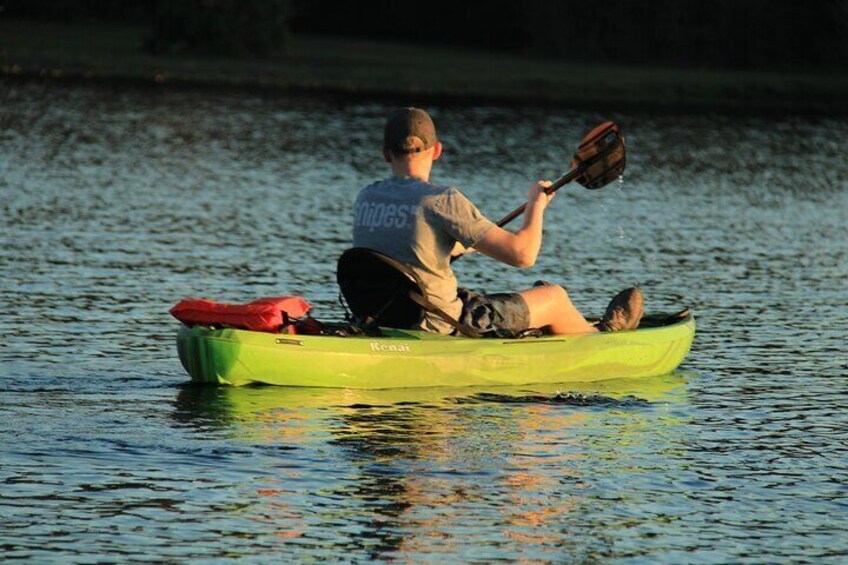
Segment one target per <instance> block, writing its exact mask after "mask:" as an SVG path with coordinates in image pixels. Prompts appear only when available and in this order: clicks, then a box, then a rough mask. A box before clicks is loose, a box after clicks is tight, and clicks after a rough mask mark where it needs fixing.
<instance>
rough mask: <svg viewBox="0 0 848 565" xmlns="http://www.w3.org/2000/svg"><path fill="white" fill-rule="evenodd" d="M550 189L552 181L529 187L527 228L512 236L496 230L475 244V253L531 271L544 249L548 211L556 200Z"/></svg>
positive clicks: (522, 228) (525, 213) (524, 226)
mask: <svg viewBox="0 0 848 565" xmlns="http://www.w3.org/2000/svg"><path fill="white" fill-rule="evenodd" d="M550 185H551V183H550V181H539V182H536V183H534V184H532V185H531V186H530V190H529V193H528V195H527V209H526V210H525V211H524V224H523V225H522V226H521V228H520V229H519V230H518V231H516V232H515V233H512V232H509V231H507V230H505V229H503V228H500V227H498V226H494V227H493V228H492V229H490V230H489V231H488V232H486V235H485V236H483V239H481V240H480V241H478V242H477V243H476V244H474V249H476V250H477V251H479V252H480V253H482V254H484V255H488V256H489V257H491V258H493V259H497V260H498V261H500V262H502V263H506V264H507V265H512V266H513V267H532V266H533V265H534V264H535V263H536V258H537V257H538V256H539V249H541V247H542V224H543V221H544V213H545V207H547V205H548V202H550V200H551V198H553V194H546V193H545V188H547V187H549V186H550Z"/></svg>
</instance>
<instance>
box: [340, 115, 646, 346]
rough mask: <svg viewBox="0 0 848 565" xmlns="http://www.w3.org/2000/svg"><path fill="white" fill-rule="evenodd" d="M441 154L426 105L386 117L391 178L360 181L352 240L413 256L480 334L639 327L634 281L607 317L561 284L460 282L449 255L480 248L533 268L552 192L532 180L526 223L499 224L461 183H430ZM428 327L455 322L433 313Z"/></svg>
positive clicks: (430, 285) (453, 311) (428, 281)
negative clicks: (588, 310) (511, 227)
mask: <svg viewBox="0 0 848 565" xmlns="http://www.w3.org/2000/svg"><path fill="white" fill-rule="evenodd" d="M441 154H442V144H441V143H440V142H439V140H438V138H437V137H436V128H435V126H434V124H433V120H432V119H431V118H430V116H429V115H428V114H427V112H425V111H424V110H421V109H418V108H401V109H398V110H396V111H395V112H394V113H392V115H391V116H390V117H389V118H388V120H387V122H386V125H385V130H384V135H383V157H384V158H385V160H386V161H387V162H388V163H389V164H390V165H391V170H392V176H391V177H389V178H387V179H385V180H382V181H378V182H375V183H372V184H370V185H368V186H366V187H365V188H363V189H362V190H361V191H360V193H359V195H358V196H357V198H356V203H355V206H354V208H355V217H354V226H353V245H354V246H355V247H367V248H370V249H373V250H375V251H379V252H381V253H384V254H386V255H389V256H390V257H393V258H395V259H397V260H399V261H402V262H404V263H407V264H408V265H409V266H410V267H411V268H412V269H413V270H414V271H415V272H416V274H417V275H418V276H419V277H420V278H421V281H422V283H423V287H424V288H423V290H424V292H426V293H427V297H428V298H429V299H430V301H431V302H432V303H433V304H435V305H436V306H438V307H439V308H440V309H441V310H443V311H445V312H446V313H448V314H449V315H451V316H453V317H455V318H456V319H458V320H459V321H460V322H461V323H463V324H465V325H467V326H470V327H472V328H474V329H476V330H477V331H479V332H481V333H484V334H497V333H499V332H520V331H522V330H525V329H527V328H542V329H544V330H546V331H548V332H550V333H554V334H581V333H590V332H597V331H618V330H629V329H635V328H636V327H637V326H638V325H639V320H640V319H641V317H642V305H643V298H642V293H641V292H640V291H639V289H638V288H629V289H627V290H624V291H622V292H621V293H619V294H618V295H617V296H616V297H615V298H613V300H612V301H611V302H610V304H609V306H608V307H607V310H606V312H605V314H604V316H603V318H602V319H601V321H600V322H599V323H598V324H597V325H594V324H592V323H590V322H588V321H587V320H586V319H585V318H584V317H583V315H582V314H581V313H580V312H579V311H578V310H577V308H576V307H575V306H574V304H572V302H571V299H570V298H569V296H568V293H567V292H566V291H565V289H564V288H562V287H561V286H558V285H554V284H547V283H537V286H534V287H533V288H529V289H526V290H522V291H519V292H514V293H498V294H490V295H483V294H478V293H474V292H471V291H468V290H465V289H458V288H457V281H456V278H455V277H454V274H453V271H452V270H451V267H450V260H451V257H452V256H454V255H459V254H462V253H465V252H469V251H471V250H476V251H479V252H480V253H483V254H484V255H488V256H489V257H492V258H493V259H497V260H498V261H500V262H502V263H506V264H507V265H512V266H514V267H531V266H532V265H533V264H534V263H535V262H536V258H537V257H538V255H539V249H540V248H541V246H542V224H543V220H544V212H545V208H546V207H547V205H548V203H549V202H550V201H551V199H552V198H553V195H552V194H551V195H549V194H547V193H545V188H546V187H547V186H550V184H551V183H550V182H549V181H538V182H535V183H533V184H532V185H530V189H529V192H528V195H527V209H526V211H525V213H524V223H523V225H522V226H521V228H519V229H518V230H517V231H515V232H510V231H507V230H505V229H503V228H501V227H498V226H497V225H496V224H495V223H493V222H492V221H490V220H489V219H488V218H486V217H485V216H484V215H483V214H482V213H480V211H479V210H478V209H477V207H476V206H474V204H472V203H471V202H470V201H469V200H468V199H467V198H466V197H465V196H463V194H462V193H461V192H460V191H459V190H457V189H456V188H452V187H449V186H443V185H437V184H432V183H431V182H430V171H431V169H432V167H433V162H434V161H436V160H437V159H438V158H439V157H440V156H441ZM422 329H425V330H429V331H436V332H441V333H450V332H451V331H452V330H453V328H452V327H451V326H450V325H449V324H447V323H446V322H444V321H443V320H441V319H440V318H438V317H437V316H434V315H431V314H429V313H428V314H427V315H426V316H425V318H424V321H423V323H422Z"/></svg>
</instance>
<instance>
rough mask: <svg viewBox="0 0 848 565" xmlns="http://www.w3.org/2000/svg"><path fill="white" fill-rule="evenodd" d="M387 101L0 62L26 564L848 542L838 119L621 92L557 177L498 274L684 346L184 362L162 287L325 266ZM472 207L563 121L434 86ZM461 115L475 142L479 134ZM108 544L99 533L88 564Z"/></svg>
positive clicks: (560, 556)
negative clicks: (226, 383) (618, 361)
mask: <svg viewBox="0 0 848 565" xmlns="http://www.w3.org/2000/svg"><path fill="white" fill-rule="evenodd" d="M385 113H386V107H385V106H383V105H381V104H363V103H359V102H357V103H355V104H348V103H344V102H341V101H332V100H308V99H288V98H273V97H267V98H264V97H251V96H247V97H246V96H242V95H237V94H220V93H218V94H216V93H208V92H207V93H202V92H193V91H179V92H177V91H160V90H150V91H143V92H137V91H133V90H114V91H113V90H105V89H97V88H86V87H74V88H68V89H64V90H52V89H49V88H47V87H44V86H42V85H37V84H29V85H21V84H15V83H10V84H4V85H3V86H2V88H0V214H2V217H3V220H4V221H3V222H2V224H0V240H2V242H3V245H2V246H0V280H2V281H3V282H2V283H0V304H2V305H3V307H4V315H3V316H2V317H0V334H2V336H3V339H2V340H0V359H1V360H2V362H1V364H0V437H2V442H0V488H2V498H0V511H2V515H3V520H2V521H0V547H2V548H3V551H4V558H6V559H11V560H17V561H25V562H44V561H59V560H76V561H80V562H95V561H102V560H104V559H105V556H110V558H113V559H122V558H126V559H127V560H128V559H129V558H130V557H135V558H136V559H141V558H142V556H143V559H144V560H159V561H182V560H187V559H193V560H202V559H207V560H214V561H223V560H226V559H229V558H237V557H247V558H249V560H250V559H253V560H260V561H261V560H273V559H274V558H281V557H287V556H288V557H290V556H292V555H297V556H298V557H299V558H300V559H301V560H318V559H328V560H340V559H342V560H343V559H350V560H358V561H364V560H368V559H378V560H404V561H414V562H418V561H422V560H425V559H432V560H436V559H441V560H444V561H449V562H454V561H458V560H477V561H481V562H488V561H491V560H493V559H496V558H501V559H508V560H521V559H526V560H537V561H546V560H548V561H557V562H562V561H566V562H569V561H600V562H609V561H622V562H632V561H648V562H656V561H662V562H764V563H773V562H790V561H791V562H801V561H814V562H826V561H828V560H830V561H832V562H839V561H840V559H844V556H845V555H846V552H848V542H846V540H848V532H846V526H845V524H846V520H845V517H846V510H848V507H846V505H845V502H844V501H845V492H846V485H848V461H846V460H847V459H848V449H846V445H845V441H844V431H845V430H846V429H848V415H846V414H848V410H846V407H848V385H846V381H845V375H846V373H848V358H846V354H845V337H846V332H845V328H846V327H848V310H846V308H845V282H844V281H845V280H846V276H848V246H846V245H845V242H846V241H848V227H846V226H848V161H846V160H845V159H844V155H843V154H844V149H843V145H844V144H842V142H841V139H842V138H843V137H844V135H843V133H844V131H845V129H846V125H848V124H846V123H845V121H844V120H821V119H818V120H802V119H783V120H762V119H745V118H739V117H737V118H733V119H730V118H725V117H720V116H690V117H685V116H683V117H681V116H675V117H668V116H659V115H636V114H633V115H620V116H612V117H613V118H614V119H616V120H618V121H619V122H620V123H621V124H622V126H623V128H624V131H625V133H626V134H627V136H628V147H629V151H630V154H629V161H630V165H629V168H628V172H627V174H626V177H625V182H624V183H623V184H621V185H613V186H610V187H608V188H607V189H604V190H601V191H591V192H590V191H584V190H581V189H579V188H566V189H564V190H562V191H560V192H559V193H558V195H557V197H556V200H555V201H554V203H553V204H552V206H551V207H550V208H549V209H548V212H547V213H546V214H547V219H546V232H545V233H546V236H545V237H546V240H545V245H544V249H543V256H542V257H541V258H540V261H539V263H538V265H537V266H536V267H534V269H532V270H529V271H517V270H511V269H508V268H506V267H503V268H501V267H496V266H493V265H492V264H491V263H490V262H487V261H486V260H485V259H483V258H480V257H473V258H469V259H468V260H465V261H463V262H461V263H459V264H458V267H457V271H458V276H459V278H460V280H461V281H463V283H465V284H467V285H468V286H470V287H473V288H476V289H479V290H489V291H495V290H503V289H505V288H518V287H523V286H527V285H529V284H531V283H532V282H533V281H534V280H536V279H539V278H545V279H549V280H555V281H560V282H563V283H564V284H566V286H568V288H569V290H570V293H571V295H572V297H573V298H574V299H575V300H576V301H577V303H578V305H579V306H580V307H581V308H582V309H583V310H584V311H586V312H587V313H589V314H597V313H598V312H599V311H601V309H602V308H603V307H604V305H605V304H606V302H607V300H608V298H609V296H611V295H612V293H613V292H615V291H616V290H618V289H619V288H622V287H624V286H628V285H630V284H634V283H638V284H640V285H641V286H642V288H643V290H645V292H646V295H647V301H648V302H647V303H648V308H649V309H656V310H672V309H675V308H677V307H680V306H683V305H686V306H690V307H692V308H693V309H694V311H695V313H696V316H697V317H698V322H699V333H698V337H697V339H696V342H695V346H694V349H693V351H692V354H691V356H690V358H689V359H688V360H687V362H686V364H685V365H684V369H685V371H684V372H681V373H679V374H676V375H672V376H668V377H663V378H660V379H654V380H647V381H627V382H618V383H616V382H608V383H593V384H591V385H586V386H582V387H581V386H577V385H574V386H572V385H569V386H568V387H567V388H565V389H563V390H558V389H557V387H532V388H528V387H525V388H518V389H502V388H497V389H486V388H484V389H450V390H437V389H432V390H420V391H415V392H414V393H413V392H411V391H403V392H402V393H399V392H397V391H343V390H341V391H325V390H318V391H316V390H310V389H292V390H288V389H273V388H247V389H217V388H203V389H197V388H193V387H184V386H181V385H182V384H183V383H185V381H186V380H187V379H186V377H185V376H184V375H183V373H182V371H181V368H180V366H179V363H178V361H177V358H176V352H175V349H174V341H173V340H174V331H175V323H174V322H172V321H170V320H169V318H168V316H167V314H166V311H167V309H168V307H170V306H171V305H172V304H173V303H174V302H175V301H176V300H178V299H179V298H181V297H183V296H198V295H202V296H209V297H214V298H219V299H222V300H248V299H252V298H255V297H257V296H261V295H274V294H281V293H296V294H302V295H304V296H306V297H308V298H309V299H310V300H312V301H313V302H314V303H315V304H316V305H317V310H318V312H317V313H318V315H319V316H321V317H328V318H329V317H333V316H337V315H338V314H339V309H338V306H337V305H336V303H335V299H336V292H335V289H334V287H333V285H332V281H333V267H334V263H335V258H336V256H337V255H338V254H339V253H340V252H341V250H342V249H343V248H344V247H345V246H346V245H347V242H348V236H349V231H350V213H351V204H352V201H353V197H354V193H355V190H356V189H357V188H358V187H359V186H361V185H363V184H365V183H366V182H368V181H370V180H372V179H373V178H375V177H379V176H381V175H383V174H385V171H384V164H383V163H382V162H381V161H380V159H379V155H378V151H377V149H378V148H379V145H380V131H381V125H382V120H383V117H384V115H385ZM433 113H434V115H435V117H436V120H437V122H438V123H439V124H440V126H441V129H442V138H443V141H444V142H445V144H446V148H447V149H446V152H445V155H444V157H443V159H442V160H441V161H440V162H439V163H438V165H437V168H436V176H437V177H438V179H439V180H442V181H445V182H450V183H455V184H457V185H458V186H459V187H461V188H462V189H463V190H464V191H465V192H466V193H468V194H469V196H470V197H471V198H472V199H473V200H474V201H476V202H477V203H479V205H480V207H481V209H482V210H483V211H484V212H485V213H487V214H488V215H490V216H492V217H499V216H500V215H502V214H503V213H505V212H507V211H509V210H511V209H512V208H514V207H515V206H516V205H517V204H518V203H519V201H520V199H521V197H522V196H523V194H524V192H525V189H524V187H525V185H526V184H527V182H528V181H529V180H531V179H535V178H537V177H554V176H556V175H557V174H558V173H560V172H562V170H563V169H565V168H566V166H567V160H568V157H569V155H570V153H571V152H572V151H573V150H574V146H573V144H575V143H576V142H577V140H579V138H580V135H581V133H582V131H583V129H584V128H585V126H586V124H587V122H588V121H590V120H591V119H592V118H593V116H589V115H584V114H578V113H574V112H568V111H560V110H539V109H522V108H513V109H503V108H447V107H446V108H433ZM480 140H485V142H481V141H480ZM113 556H114V557H113Z"/></svg>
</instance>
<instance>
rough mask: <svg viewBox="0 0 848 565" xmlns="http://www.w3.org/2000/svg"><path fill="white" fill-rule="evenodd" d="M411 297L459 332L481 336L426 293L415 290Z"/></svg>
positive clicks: (469, 335) (465, 334) (474, 336)
mask: <svg viewBox="0 0 848 565" xmlns="http://www.w3.org/2000/svg"><path fill="white" fill-rule="evenodd" d="M409 298H411V299H412V301H413V302H415V303H416V304H418V305H419V306H421V307H422V308H424V310H426V311H428V312H430V313H431V314H435V315H436V316H438V317H439V318H440V319H441V320H442V321H444V322H446V323H447V324H449V325H450V326H451V327H452V328H453V329H455V330H456V331H458V332H459V333H461V334H462V335H464V336H465V337H473V338H477V337H481V336H480V334H479V333H478V332H476V331H474V330H473V329H471V328H469V327H468V326H466V325H465V324H461V323H459V321H457V320H456V319H454V318H453V316H451V315H450V314H448V313H447V312H445V311H444V310H442V309H441V308H439V307H438V306H436V305H435V304H433V303H432V302H430V300H429V299H428V298H427V297H425V296H424V295H422V294H419V293H417V292H414V291H413V292H410V293H409Z"/></svg>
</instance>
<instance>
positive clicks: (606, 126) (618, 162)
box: [571, 122, 627, 190]
mask: <svg viewBox="0 0 848 565" xmlns="http://www.w3.org/2000/svg"><path fill="white" fill-rule="evenodd" d="M626 163H627V158H626V154H625V149H624V136H623V135H621V131H620V129H619V127H618V125H617V124H615V123H613V122H604V123H602V124H601V125H599V126H597V127H596V128H594V129H592V130H591V131H589V133H587V134H586V135H585V136H584V137H583V140H582V141H581V142H580V147H578V148H577V153H575V154H574V160H573V161H572V163H571V165H572V167H582V168H583V173H582V174H581V175H580V176H578V177H577V179H576V180H577V182H579V183H580V184H582V185H583V186H584V187H586V188H588V189H592V190H594V189H598V188H603V187H604V186H606V185H608V184H609V183H611V182H612V181H614V180H616V179H617V178H619V177H620V176H621V175H622V174H623V173H624V167H625V165H626Z"/></svg>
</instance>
